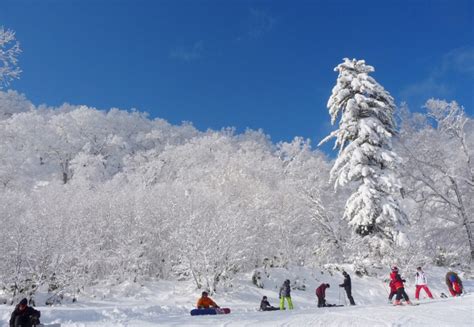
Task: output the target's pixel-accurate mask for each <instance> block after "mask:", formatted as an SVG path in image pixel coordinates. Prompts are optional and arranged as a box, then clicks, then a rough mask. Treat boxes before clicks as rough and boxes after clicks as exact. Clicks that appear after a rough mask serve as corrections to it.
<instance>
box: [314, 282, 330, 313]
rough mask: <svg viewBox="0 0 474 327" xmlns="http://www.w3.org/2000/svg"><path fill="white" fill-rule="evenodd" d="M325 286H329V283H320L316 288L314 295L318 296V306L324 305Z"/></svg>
mask: <svg viewBox="0 0 474 327" xmlns="http://www.w3.org/2000/svg"><path fill="white" fill-rule="evenodd" d="M326 288H329V284H325V283H323V284H321V285H319V287H318V288H317V289H316V296H317V297H318V308H322V307H325V306H326Z"/></svg>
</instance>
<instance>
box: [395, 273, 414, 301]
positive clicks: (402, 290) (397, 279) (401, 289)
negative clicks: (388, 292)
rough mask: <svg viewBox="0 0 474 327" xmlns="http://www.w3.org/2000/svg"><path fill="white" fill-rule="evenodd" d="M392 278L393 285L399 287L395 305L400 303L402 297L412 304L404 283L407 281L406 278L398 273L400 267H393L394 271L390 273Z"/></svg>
mask: <svg viewBox="0 0 474 327" xmlns="http://www.w3.org/2000/svg"><path fill="white" fill-rule="evenodd" d="M390 279H391V280H392V282H393V287H394V288H396V289H397V298H396V300H395V305H400V304H401V303H400V301H401V299H402V297H403V298H404V299H405V301H406V303H407V304H411V302H410V299H409V298H408V295H407V293H406V292H405V286H404V285H403V283H404V282H405V280H404V279H402V277H401V276H400V274H399V273H398V268H397V267H393V268H392V273H391V274H390Z"/></svg>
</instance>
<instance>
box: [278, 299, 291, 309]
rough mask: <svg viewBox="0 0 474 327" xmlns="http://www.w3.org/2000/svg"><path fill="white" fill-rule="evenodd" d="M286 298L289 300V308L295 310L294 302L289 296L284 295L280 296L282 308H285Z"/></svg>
mask: <svg viewBox="0 0 474 327" xmlns="http://www.w3.org/2000/svg"><path fill="white" fill-rule="evenodd" d="M285 299H286V302H288V309H290V310H293V302H292V301H291V297H289V296H282V297H281V298H280V310H285Z"/></svg>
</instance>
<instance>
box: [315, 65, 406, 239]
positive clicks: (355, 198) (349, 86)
mask: <svg viewBox="0 0 474 327" xmlns="http://www.w3.org/2000/svg"><path fill="white" fill-rule="evenodd" d="M334 70H335V71H338V72H339V76H338V78H337V82H336V85H335V86H334V88H333V90H332V94H331V97H330V98H329V101H328V104H327V107H328V109H329V114H330V115H331V123H332V124H334V123H335V122H336V120H337V118H338V117H339V116H340V121H339V128H338V129H337V130H335V131H333V132H332V133H331V134H330V135H328V136H327V137H326V138H325V139H323V140H322V141H321V143H320V144H322V143H324V142H326V141H328V140H329V139H331V138H336V141H335V145H334V149H337V148H339V153H338V157H337V159H336V162H335V164H334V166H333V168H332V170H331V180H332V181H333V182H334V183H335V188H337V187H338V186H339V185H340V186H343V185H346V184H348V183H349V182H357V183H359V186H358V189H357V191H356V192H355V193H353V194H352V195H351V196H350V197H349V199H348V200H347V202H346V207H345V212H344V218H345V219H347V220H348V221H349V224H350V225H352V226H353V227H354V228H355V230H356V232H357V233H358V234H360V235H362V236H366V235H369V234H374V235H377V236H381V237H382V238H385V239H390V240H395V238H396V237H397V235H398V231H399V230H400V227H401V226H402V225H404V224H406V223H407V219H406V216H405V214H404V213H403V211H402V210H401V208H400V206H399V203H398V202H397V200H396V198H395V197H394V196H393V194H395V193H399V192H400V190H401V184H400V182H399V180H398V177H397V176H396V174H395V168H396V166H397V164H398V163H399V162H400V158H399V156H398V155H397V154H396V153H394V152H393V151H391V137H392V136H393V135H394V134H395V133H396V124H395V121H394V118H393V113H394V111H395V108H396V107H395V104H394V101H393V98H392V97H391V96H390V94H389V93H388V92H387V91H386V90H385V89H384V88H383V87H382V86H381V85H380V84H379V83H377V81H375V80H374V79H373V78H372V77H370V76H369V73H371V72H373V71H374V68H373V67H372V66H369V65H366V64H365V61H364V60H356V59H352V60H349V59H348V58H345V59H344V62H343V63H341V64H339V65H338V66H337V67H336V68H335V69H334Z"/></svg>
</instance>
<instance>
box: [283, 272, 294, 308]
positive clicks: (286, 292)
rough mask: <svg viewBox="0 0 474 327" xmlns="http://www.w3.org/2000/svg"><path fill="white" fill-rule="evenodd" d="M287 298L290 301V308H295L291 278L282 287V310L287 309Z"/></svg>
mask: <svg viewBox="0 0 474 327" xmlns="http://www.w3.org/2000/svg"><path fill="white" fill-rule="evenodd" d="M285 299H286V302H288V309H290V310H293V302H292V301H291V287H290V280H289V279H287V280H285V282H284V283H283V285H281V287H280V310H285Z"/></svg>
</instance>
